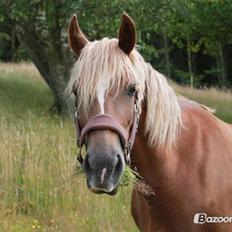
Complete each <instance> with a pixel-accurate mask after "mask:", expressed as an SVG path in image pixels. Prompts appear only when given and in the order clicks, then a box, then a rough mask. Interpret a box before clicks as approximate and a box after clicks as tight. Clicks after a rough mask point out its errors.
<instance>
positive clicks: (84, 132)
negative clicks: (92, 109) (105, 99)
mask: <svg viewBox="0 0 232 232" xmlns="http://www.w3.org/2000/svg"><path fill="white" fill-rule="evenodd" d="M136 96H137V95H136ZM138 123H139V114H138V106H137V97H135V110H134V117H133V122H132V126H131V129H130V131H129V133H128V132H127V130H125V129H124V128H123V127H122V126H121V124H120V123H119V122H118V121H117V120H116V119H115V118H114V117H112V116H111V115H109V114H97V115H96V116H94V117H92V118H91V119H90V120H89V121H88V123H87V124H86V125H85V126H84V127H83V128H81V126H80V121H79V117H78V112H77V111H76V113H75V125H76V131H77V145H78V146H79V148H80V149H79V153H78V155H77V160H78V161H79V162H80V163H81V164H83V157H82V155H81V150H82V147H83V145H84V144H85V141H86V138H87V136H88V134H89V133H90V132H91V131H95V130H112V131H114V132H115V133H117V134H118V136H119V138H120V141H121V143H122V146H123V149H124V156H125V161H126V163H128V164H130V151H131V150H132V147H133V144H134V140H135V136H136V132H137V128H138Z"/></svg>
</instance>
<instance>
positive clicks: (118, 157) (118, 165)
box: [115, 154, 123, 172]
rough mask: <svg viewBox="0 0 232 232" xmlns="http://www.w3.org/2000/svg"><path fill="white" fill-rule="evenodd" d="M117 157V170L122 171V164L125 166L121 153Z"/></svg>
mask: <svg viewBox="0 0 232 232" xmlns="http://www.w3.org/2000/svg"><path fill="white" fill-rule="evenodd" d="M116 159H117V161H116V165H115V171H116V172H120V171H122V166H123V163H122V159H121V156H120V155H119V154H117V156H116Z"/></svg>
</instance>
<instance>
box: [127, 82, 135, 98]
mask: <svg viewBox="0 0 232 232" xmlns="http://www.w3.org/2000/svg"><path fill="white" fill-rule="evenodd" d="M135 92H136V85H135V84H132V85H129V87H128V89H127V95H128V96H134V94H135Z"/></svg>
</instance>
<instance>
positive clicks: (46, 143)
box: [0, 64, 232, 232]
mask: <svg viewBox="0 0 232 232" xmlns="http://www.w3.org/2000/svg"><path fill="white" fill-rule="evenodd" d="M174 88H175V89H176V90H177V92H179V93H181V94H183V95H185V96H187V97H189V98H191V99H194V100H197V101H199V102H201V103H203V104H206V105H209V106H211V107H213V108H216V110H217V113H218V116H219V117H221V118H222V119H224V120H226V121H228V122H232V94H231V93H230V92H223V91H217V90H215V89H211V90H195V89H194V90H192V89H190V88H187V87H180V86H176V85H174ZM52 101H53V98H52V95H51V92H50V91H49V89H48V87H47V86H46V84H45V83H44V82H43V81H42V79H41V78H40V76H39V74H38V72H37V71H36V70H35V68H34V66H32V65H31V64H19V65H17V64H0V231H1V232H2V231H3V232H5V231H7V232H29V231H38V232H39V231H60V232H74V231H77V232H95V231H96V232H98V231H101V232H104V231H107V232H109V231H129V232H130V231H138V230H137V229H136V226H135V224H134V222H133V220H132V217H131V213H130V197H131V187H128V188H123V189H121V190H120V192H119V193H118V194H117V195H116V196H114V197H110V196H106V195H95V194H92V193H90V192H89V191H88V190H87V188H86V185H85V180H84V178H83V179H79V178H75V176H74V175H73V174H74V172H75V164H76V162H75V152H76V146H75V131H74V126H73V123H72V122H70V121H69V120H67V119H64V118H59V117H58V116H56V115H51V114H48V113H47V112H48V109H49V107H50V106H51V105H52Z"/></svg>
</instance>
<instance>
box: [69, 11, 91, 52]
mask: <svg viewBox="0 0 232 232" xmlns="http://www.w3.org/2000/svg"><path fill="white" fill-rule="evenodd" d="M68 42H69V47H70V48H71V49H72V50H73V51H74V52H75V53H76V54H77V55H78V56H79V55H80V52H81V49H82V48H83V47H84V46H85V44H86V43H87V42H88V39H87V38H86V37H85V35H84V34H83V32H82V31H81V29H80V27H79V24H78V22H77V16H76V15H75V14H74V15H73V16H72V19H71V22H70V24H69V27H68Z"/></svg>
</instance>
